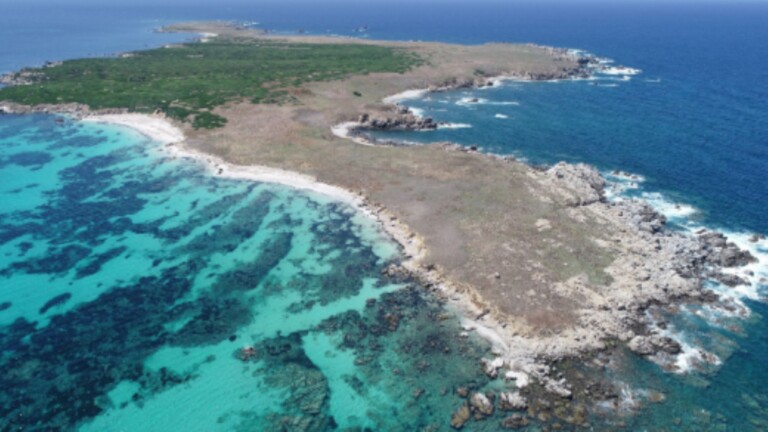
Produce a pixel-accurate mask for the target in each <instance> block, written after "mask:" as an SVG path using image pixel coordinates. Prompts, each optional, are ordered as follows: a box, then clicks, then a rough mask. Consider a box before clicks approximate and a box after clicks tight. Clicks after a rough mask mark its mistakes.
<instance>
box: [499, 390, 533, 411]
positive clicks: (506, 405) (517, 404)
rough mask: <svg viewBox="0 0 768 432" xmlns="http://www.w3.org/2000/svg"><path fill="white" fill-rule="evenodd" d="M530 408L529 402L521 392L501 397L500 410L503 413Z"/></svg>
mask: <svg viewBox="0 0 768 432" xmlns="http://www.w3.org/2000/svg"><path fill="white" fill-rule="evenodd" d="M527 408H528V402H527V401H526V400H525V398H524V397H523V396H522V395H521V394H520V392H514V393H512V392H503V393H501V394H500V395H499V409H500V410H502V411H522V410H525V409H527Z"/></svg>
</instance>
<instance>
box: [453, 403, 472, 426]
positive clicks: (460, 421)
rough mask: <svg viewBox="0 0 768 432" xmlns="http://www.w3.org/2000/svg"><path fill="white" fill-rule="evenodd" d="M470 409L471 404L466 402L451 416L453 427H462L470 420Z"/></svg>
mask: <svg viewBox="0 0 768 432" xmlns="http://www.w3.org/2000/svg"><path fill="white" fill-rule="evenodd" d="M469 417H470V411H469V406H468V405H467V404H466V403H463V404H461V406H460V407H459V408H457V409H456V411H454V412H453V415H452V416H451V427H452V428H454V429H461V428H463V427H464V425H465V424H466V423H467V422H468V421H469Z"/></svg>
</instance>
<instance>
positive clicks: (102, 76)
mask: <svg viewBox="0 0 768 432" xmlns="http://www.w3.org/2000/svg"><path fill="white" fill-rule="evenodd" d="M419 63H420V60H419V58H418V57H417V56H416V55H414V54H412V53H408V52H406V51H403V50H399V49H396V48H389V47H382V46H375V45H366V44H308V43H306V44H298V43H287V42H275V41H260V40H257V41H254V40H252V39H248V40H236V39H225V40H215V41H211V42H208V43H193V44H185V45H179V46H174V47H170V48H159V49H153V50H148V51H140V52H135V53H131V54H128V55H124V56H121V57H117V58H100V59H80V60H71V61H66V62H64V63H62V64H60V65H56V66H53V67H44V68H40V69H27V70H24V71H22V72H19V73H17V76H18V77H21V78H26V79H28V80H31V81H32V83H31V84H29V85H18V86H12V87H6V88H2V89H0V100H6V101H12V102H18V103H21V104H26V105H37V104H61V103H70V102H74V103H82V104H85V105H88V106H89V107H91V108H93V109H103V108H127V109H129V110H131V111H136V112H153V111H155V110H160V111H163V112H165V113H166V114H167V115H169V116H171V117H173V118H176V119H179V120H181V121H186V122H190V123H191V124H192V125H193V126H194V127H195V128H216V127H220V126H222V125H224V124H225V123H226V119H225V118H223V117H221V116H218V115H216V114H213V113H212V112H211V110H212V109H213V108H215V107H217V106H220V105H223V104H225V103H227V102H230V101H237V100H243V99H246V100H251V101H252V102H253V103H290V102H292V100H293V99H292V98H291V96H290V92H289V91H288V90H290V89H292V88H297V87H300V86H301V85H302V84H304V83H307V82H311V81H325V80H334V79H341V78H344V77H346V76H349V75H355V74H367V73H371V72H396V73H403V72H405V71H407V70H408V69H410V68H411V67H413V66H414V65H416V64H419Z"/></svg>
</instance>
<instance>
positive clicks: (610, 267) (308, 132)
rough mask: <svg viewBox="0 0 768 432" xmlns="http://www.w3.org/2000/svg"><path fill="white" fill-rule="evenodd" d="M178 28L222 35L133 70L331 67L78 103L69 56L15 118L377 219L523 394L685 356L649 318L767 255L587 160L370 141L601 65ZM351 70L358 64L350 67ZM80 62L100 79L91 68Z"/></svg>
mask: <svg viewBox="0 0 768 432" xmlns="http://www.w3.org/2000/svg"><path fill="white" fill-rule="evenodd" d="M165 31H179V32H194V33H198V34H203V35H204V37H203V38H202V39H201V40H200V41H199V42H197V43H196V44H189V45H179V46H169V47H166V48H163V49H160V50H153V51H152V52H151V53H149V54H143V53H142V52H139V53H127V54H125V55H123V56H121V57H120V58H119V59H115V60H116V61H118V62H119V61H120V60H122V61H125V62H131V63H134V62H135V63H136V65H141V62H142V60H143V59H144V60H146V59H150V60H152V61H154V60H156V59H166V58H167V57H168V56H172V57H173V58H174V59H176V60H175V61H181V62H184V63H183V64H184V65H189V64H192V65H196V67H199V68H200V73H199V74H198V75H195V76H194V77H192V78H190V77H186V78H185V79H186V80H189V81H191V83H190V85H193V87H194V86H195V85H203V86H205V88H209V89H210V88H214V87H216V86H217V85H219V84H216V82H213V83H212V82H211V79H210V78H208V81H207V82H203V83H201V82H200V81H199V80H205V79H206V78H205V73H204V72H205V68H206V61H208V59H207V58H206V56H207V55H211V54H212V52H209V51H200V50H199V49H200V47H202V46H206V45H207V46H214V45H217V46H218V47H219V48H221V47H224V48H223V49H230V50H242V49H244V50H249V51H248V52H249V53H253V52H257V53H261V52H262V51H260V50H268V51H269V52H268V54H269V55H270V57H269V58H277V57H279V56H275V55H276V54H285V53H286V52H291V53H294V52H297V50H298V51H299V52H307V53H309V52H314V51H317V50H319V51H317V54H318V56H322V58H323V59H325V61H326V62H327V63H325V64H323V65H322V67H319V68H314V69H313V68H310V70H311V72H310V73H309V75H308V76H301V77H297V76H272V77H271V78H270V79H269V80H262V81H254V82H252V81H248V83H249V85H250V84H252V86H251V87H248V86H245V87H240V91H234V90H233V89H231V88H227V89H224V90H225V91H224V92H222V93H226V94H225V95H223V96H222V94H217V93H215V92H213V91H212V92H209V93H207V94H198V95H196V96H195V99H194V100H193V99H189V100H165V99H164V100H162V101H161V102H160V103H157V104H154V105H153V104H152V103H150V102H151V100H152V97H151V95H150V96H148V97H147V98H145V99H142V98H137V99H138V101H137V99H133V98H128V99H125V98H117V97H113V96H109V95H105V94H103V93H99V92H94V93H92V94H89V95H87V97H86V96H82V95H80V96H78V93H77V92H75V91H74V90H73V89H69V88H67V80H66V79H64V78H61V77H58V76H56V75H55V73H56V71H57V68H62V67H70V66H71V64H68V62H64V63H63V64H52V65H50V66H47V67H46V68H42V69H40V70H27V71H23V72H20V73H17V74H13V75H11V76H9V77H7V78H6V79H5V82H6V83H9V84H11V85H12V87H8V88H7V89H4V90H3V91H0V101H3V100H4V101H5V102H0V107H3V108H2V110H3V111H5V112H19V113H21V112H30V111H46V112H62V111H64V112H68V113H69V114H71V115H74V116H77V117H81V118H91V119H93V120H96V121H107V122H113V123H119V124H123V125H127V126H131V127H134V128H135V129H137V130H139V131H142V132H143V133H146V134H147V135H150V136H152V137H154V138H155V139H157V140H158V141H160V142H163V143H164V145H165V149H166V150H167V151H169V152H171V153H172V154H173V155H175V156H179V157H192V158H195V159H198V160H201V161H203V162H205V163H208V164H209V166H210V169H211V170H212V173H213V174H214V175H229V176H237V177H243V178H250V179H253V180H257V181H271V182H278V183H284V184H288V185H291V186H295V187H299V188H303V189H309V190H313V191H316V192H321V193H326V194H329V195H332V196H334V197H336V198H338V199H340V200H343V201H345V202H348V203H350V204H352V205H354V206H356V207H358V208H360V209H361V210H363V211H365V212H366V213H368V214H370V215H372V216H373V217H375V218H377V219H378V220H379V222H380V225H381V226H382V228H383V229H384V230H386V231H387V232H388V233H390V235H392V237H393V238H394V239H395V240H396V241H398V243H400V244H401V245H402V247H403V261H402V262H401V263H399V264H396V265H392V266H391V267H390V268H389V269H388V270H387V271H388V272H389V273H391V274H393V275H398V274H402V275H407V276H409V277H414V278H416V279H417V280H419V281H420V282H421V283H422V285H423V286H424V287H425V288H427V289H430V290H433V291H434V292H435V293H436V294H437V295H439V296H441V297H443V298H444V299H445V300H446V302H447V303H448V304H449V305H451V306H452V307H454V308H455V309H456V310H458V311H459V312H460V313H461V314H462V316H464V317H465V327H466V329H467V330H468V331H471V330H474V331H476V332H477V333H478V334H479V335H481V336H483V337H485V338H487V339H489V340H490V341H491V342H492V343H493V345H494V355H495V357H494V358H489V359H488V361H487V362H486V363H485V364H484V366H485V369H486V373H487V374H489V375H492V376H496V375H500V374H501V375H502V376H504V374H506V375H505V376H507V377H508V378H509V379H510V380H515V381H516V382H517V386H518V387H520V388H522V387H524V386H525V385H526V384H527V383H528V382H529V381H530V378H533V381H534V382H536V383H538V384H537V385H540V386H541V388H544V389H546V391H548V392H550V393H552V394H555V395H557V396H558V397H563V398H571V397H575V396H578V395H581V392H582V390H583V389H576V388H573V387H572V386H571V385H570V384H569V382H568V381H567V380H564V379H562V377H558V376H554V375H553V374H551V373H550V372H551V368H550V366H549V365H550V364H551V362H553V361H559V360H562V359H567V358H574V357H578V356H580V355H584V354H589V353H594V352H596V351H599V350H602V349H605V348H607V347H611V346H614V345H615V344H617V343H618V344H627V345H628V346H629V347H630V348H631V349H633V350H634V351H636V352H638V353H641V354H643V355H661V356H665V355H668V356H674V355H676V354H679V353H680V350H681V347H680V346H679V345H678V344H677V343H675V342H674V341H673V340H671V339H669V338H666V337H664V336H662V335H660V334H658V333H657V332H656V331H655V330H654V328H652V327H651V326H649V325H647V324H648V322H647V319H648V317H647V314H646V313H645V312H646V310H647V309H648V307H649V306H652V305H658V304H670V303H673V302H677V301H680V300H681V299H686V300H695V301H703V302H708V301H714V300H715V299H716V298H717V296H716V295H715V294H714V293H712V292H711V291H708V290H706V289H705V288H704V280H705V279H706V278H707V277H713V276H714V277H724V278H726V279H727V278H728V277H727V276H726V275H724V274H723V273H722V271H721V269H723V268H731V267H737V266H740V265H744V264H746V263H748V262H750V261H751V260H752V259H753V258H752V257H751V256H750V255H749V254H748V253H746V252H743V251H740V250H739V249H738V248H737V247H736V246H735V245H734V244H732V243H729V242H728V241H727V240H726V239H725V238H723V237H721V236H718V235H717V234H713V233H700V234H701V235H699V236H698V237H691V236H686V235H684V234H681V233H677V232H675V231H672V230H669V229H666V228H665V227H664V224H665V221H664V218H663V216H661V215H660V214H658V213H656V212H655V211H654V210H653V209H652V208H651V207H650V206H649V205H647V204H646V203H644V202H641V201H624V202H618V203H617V202H609V201H608V200H607V199H606V197H605V191H604V188H605V180H604V179H603V177H602V176H601V175H600V173H599V172H598V171H596V170H595V169H594V168H592V167H589V166H586V165H569V164H564V163H561V164H557V165H555V166H552V167H549V168H546V169H544V168H537V167H531V166H528V165H525V164H523V163H520V162H518V161H516V160H514V159H510V158H500V157H495V156H491V155H486V154H482V153H480V152H478V151H475V150H472V149H467V148H463V147H461V146H458V145H454V144H451V143H436V144H431V145H423V146H397V145H382V144H383V143H378V142H376V141H375V140H372V139H370V138H368V137H367V136H366V135H365V131H366V130H369V129H396V128H404V129H430V128H435V127H438V126H439V125H438V124H437V123H436V122H435V121H433V120H431V119H426V118H421V117H419V116H417V115H414V113H413V112H411V111H409V110H408V109H407V108H406V107H404V106H401V105H399V102H400V101H401V100H402V99H403V98H404V97H410V96H413V95H414V94H416V92H424V91H441V90H445V89H452V88H460V87H481V86H493V85H498V81H497V80H498V79H499V78H508V79H519V80H554V79H574V78H584V77H587V76H588V75H589V73H590V67H591V65H594V64H595V62H594V59H591V58H589V57H583V56H581V55H578V54H574V53H573V52H570V51H567V50H562V49H556V48H550V47H542V46H536V45H513V44H504V43H498V44H486V45H477V46H465V45H450V44H443V43H427V42H390V41H371V40H364V39H347V38H332V37H315V36H295V37H285V36H276V35H270V34H264V33H262V32H259V31H255V30H249V29H242V28H238V27H236V26H232V25H230V24H227V23H186V24H179V25H175V26H171V27H168V28H166V29H165ZM196 47H197V48H196ZM260 47H261V48H260ZM368 48H370V49H368ZM254 50H255V51H254ZM155 51H156V52H155ZM265 52H266V51H265ZM169 53H170V54H169ZM334 53H335V54H337V55H338V57H336V58H335V59H334V57H333V55H334ZM328 56H331V57H330V58H329V57H328ZM334 61H335V62H336V63H337V64H340V65H341V64H343V65H346V66H345V67H339V68H338V70H336V68H334V67H330V66H329V65H332V64H334ZM208 64H209V65H211V64H212V62H209V63H208ZM304 66H305V65H300V67H299V68H298V69H299V70H304ZM78 67H80V68H81V69H80V70H83V71H87V70H88V67H89V63H85V64H82V65H80V66H78ZM250 73H253V74H254V75H258V74H259V73H260V71H259V70H258V69H253V70H251V72H250ZM119 76H120V77H121V78H122V79H128V81H124V82H119V83H118V84H117V86H118V87H119V86H122V85H124V86H126V89H124V94H128V95H131V94H136V93H138V92H140V91H145V89H144V88H142V87H141V86H139V85H137V84H131V82H133V81H131V79H137V80H138V79H139V78H140V77H137V76H136V75H135V71H132V70H130V69H128V70H127V71H126V70H121V71H120V74H119ZM201 77H202V78H201ZM143 79H147V78H146V77H144V78H143ZM196 80H198V81H196ZM177 84H178V83H177ZM174 85H176V84H174ZM223 85H225V84H220V85H219V86H223ZM46 86H53V87H51V88H50V89H46ZM56 86H61V87H56ZM164 88H166V89H167V87H164ZM56 89H59V90H66V91H63V93H61V94H63V95H65V96H64V97H63V98H62V99H60V100H53V101H52V100H49V99H48V98H46V95H47V94H49V93H46V92H49V91H54V90H56ZM70 90H73V91H72V92H70V93H68V91H70ZM214 90H215V88H214ZM111 94H113V93H111ZM103 101H108V102H109V103H99V102H103ZM147 101H150V102H147ZM128 112H131V113H142V114H126V113H128ZM384 144H386V143H384ZM732 282H733V283H742V282H744V281H738V280H733V281H732ZM738 307H739V306H738V305H737V304H734V305H733V308H734V309H738ZM704 360H706V359H704ZM574 393H577V394H574Z"/></svg>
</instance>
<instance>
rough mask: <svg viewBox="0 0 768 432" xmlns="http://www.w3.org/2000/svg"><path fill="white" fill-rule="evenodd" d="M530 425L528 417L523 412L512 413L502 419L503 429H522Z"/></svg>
mask: <svg viewBox="0 0 768 432" xmlns="http://www.w3.org/2000/svg"><path fill="white" fill-rule="evenodd" d="M526 426H528V419H527V418H526V417H525V416H524V415H522V414H512V415H511V416H509V417H506V418H504V419H503V420H502V421H501V428H502V429H520V428H524V427H526Z"/></svg>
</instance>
